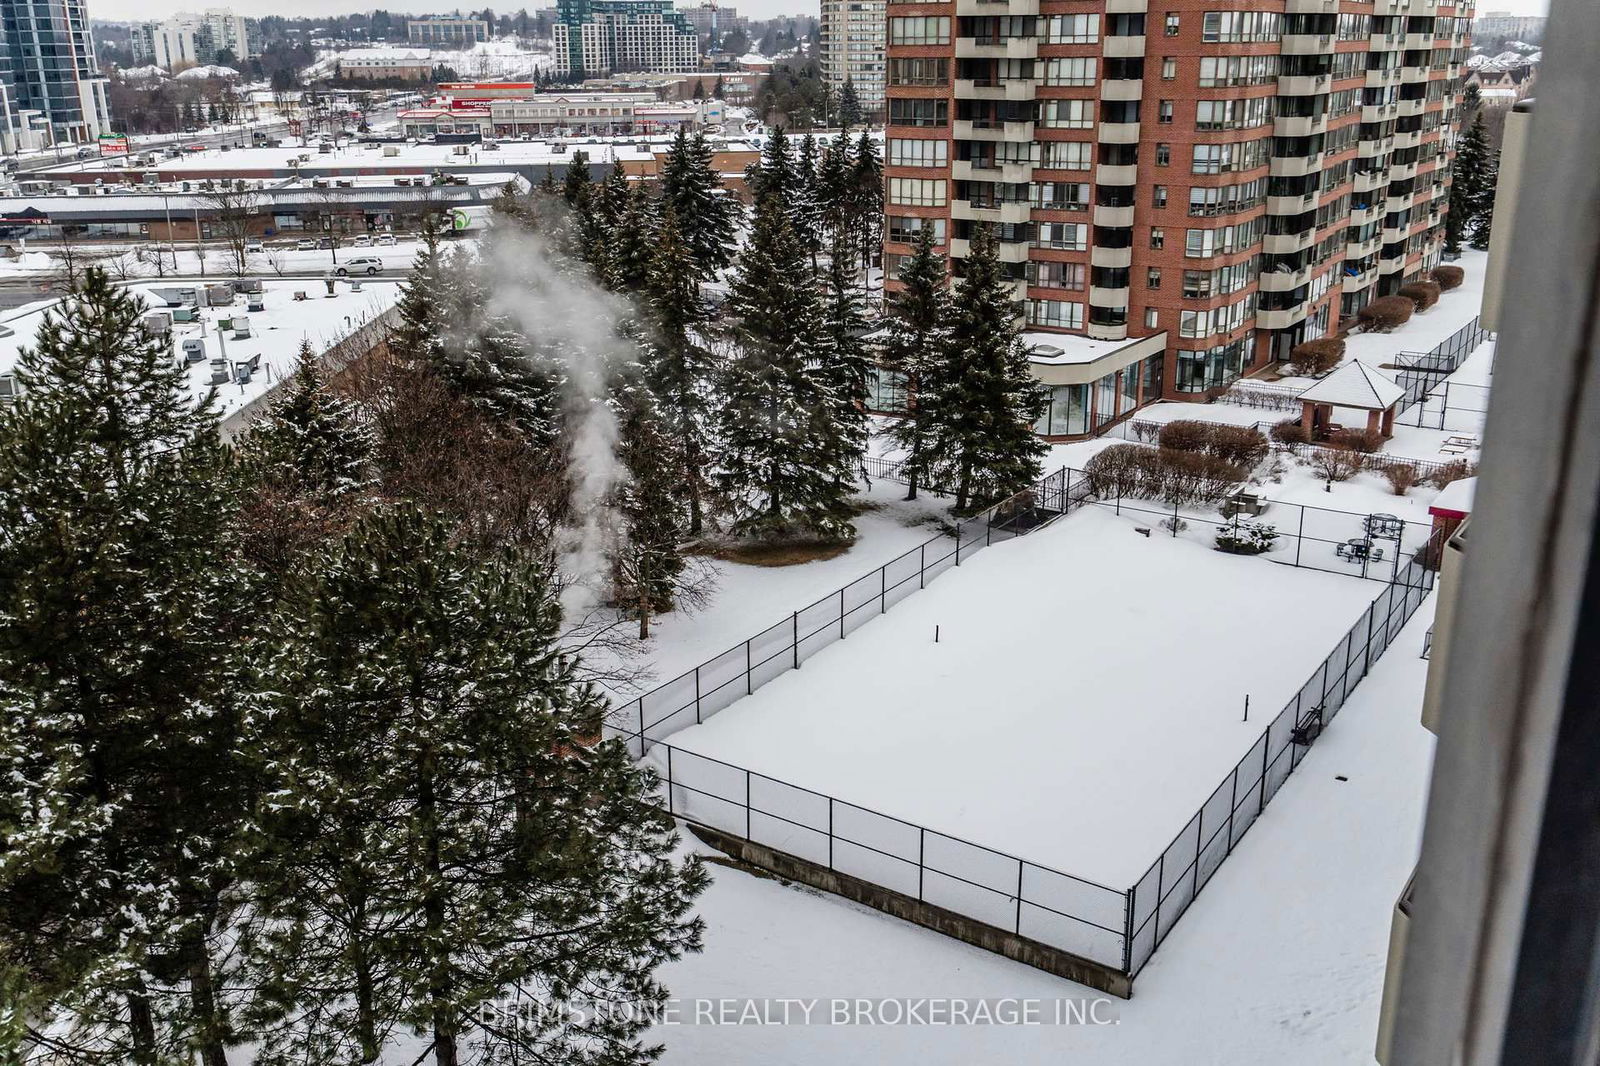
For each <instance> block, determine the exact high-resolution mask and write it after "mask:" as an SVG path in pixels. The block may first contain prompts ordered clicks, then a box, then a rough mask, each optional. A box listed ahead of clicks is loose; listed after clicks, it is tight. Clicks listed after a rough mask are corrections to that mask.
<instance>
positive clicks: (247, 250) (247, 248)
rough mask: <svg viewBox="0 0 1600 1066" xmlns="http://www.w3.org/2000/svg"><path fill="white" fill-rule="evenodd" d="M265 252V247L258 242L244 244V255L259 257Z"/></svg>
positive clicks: (252, 241) (251, 241)
mask: <svg viewBox="0 0 1600 1066" xmlns="http://www.w3.org/2000/svg"><path fill="white" fill-rule="evenodd" d="M266 250H267V246H266V245H264V244H262V243H261V242H260V241H255V240H250V241H245V242H244V254H245V255H260V254H261V253H262V252H265V251H266Z"/></svg>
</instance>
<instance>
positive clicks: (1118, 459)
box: [1083, 444, 1159, 498]
mask: <svg viewBox="0 0 1600 1066" xmlns="http://www.w3.org/2000/svg"><path fill="white" fill-rule="evenodd" d="M1158 454H1159V453H1158V452H1156V451H1155V449H1153V448H1145V447H1142V446H1140V445H1138V444H1113V445H1112V446H1111V447H1109V448H1107V449H1105V450H1104V451H1102V452H1099V453H1097V454H1096V455H1095V456H1094V457H1093V458H1091V459H1090V460H1089V461H1088V462H1087V463H1084V464H1083V472H1084V474H1085V475H1086V476H1087V477H1088V478H1089V491H1090V492H1092V493H1094V494H1095V495H1096V496H1099V497H1102V498H1104V497H1107V496H1143V495H1145V494H1146V492H1147V490H1148V488H1149V487H1150V486H1151V485H1152V484H1154V483H1155V482H1156V481H1157V480H1158V479H1157V478H1156V477H1155V470H1156V467H1157V466H1158V465H1159V460H1158V458H1157V456H1158Z"/></svg>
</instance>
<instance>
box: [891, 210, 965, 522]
mask: <svg viewBox="0 0 1600 1066" xmlns="http://www.w3.org/2000/svg"><path fill="white" fill-rule="evenodd" d="M948 277H949V271H948V268H947V267H946V266H945V261H944V256H942V255H939V254H938V253H937V252H935V251H934V243H933V223H932V222H928V221H924V222H923V224H922V229H920V230H919V231H918V232H917V239H916V243H915V244H914V245H913V250H912V253H911V255H910V256H909V257H908V258H907V259H906V260H905V262H904V263H903V264H902V266H901V268H900V288H899V289H898V290H897V291H896V292H894V293H892V294H891V296H890V318H889V343H888V345H887V346H886V351H885V357H886V359H887V362H888V364H889V369H890V370H893V371H894V372H896V373H898V374H900V375H901V376H902V377H903V379H904V382H905V397H906V410H905V413H904V416H903V417H902V418H900V419H899V420H898V421H896V422H894V423H893V424H892V425H891V426H890V428H889V435H890V437H892V438H893V439H894V441H895V443H896V444H898V445H899V446H900V448H901V450H902V451H904V453H905V460H904V462H905V471H906V484H907V489H906V499H908V500H914V499H916V498H917V489H918V487H919V485H920V484H921V483H922V482H924V481H925V480H926V476H927V474H928V473H929V466H930V463H929V460H930V458H931V454H930V453H929V452H927V451H926V450H925V448H924V445H925V444H926V441H927V437H928V408H927V407H926V406H925V405H924V404H923V403H922V402H921V392H922V382H923V378H924V377H925V376H927V374H928V373H929V369H930V367H931V365H932V364H933V363H934V362H935V361H936V360H938V359H939V358H940V355H941V353H942V352H943V350H944V345H945V340H946V335H947V332H948V329H949V318H950V293H949V290H948V289H947V288H946V287H945V284H946V282H947V280H948Z"/></svg>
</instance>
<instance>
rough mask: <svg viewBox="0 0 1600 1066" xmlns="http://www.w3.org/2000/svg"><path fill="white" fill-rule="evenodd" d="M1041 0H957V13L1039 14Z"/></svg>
mask: <svg viewBox="0 0 1600 1066" xmlns="http://www.w3.org/2000/svg"><path fill="white" fill-rule="evenodd" d="M1038 13H1039V0H956V14H957V15H1037V14H1038Z"/></svg>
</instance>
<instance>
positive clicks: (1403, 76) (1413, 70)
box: [1400, 67, 1443, 85]
mask: <svg viewBox="0 0 1600 1066" xmlns="http://www.w3.org/2000/svg"><path fill="white" fill-rule="evenodd" d="M1440 73H1441V74H1442V73H1443V72H1442V71H1441V72H1440ZM1430 77H1432V73H1431V72H1430V71H1429V70H1428V68H1427V67H1401V68H1400V84H1401V85H1420V84H1422V83H1423V82H1425V81H1427V80H1428V79H1429V78H1430Z"/></svg>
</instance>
